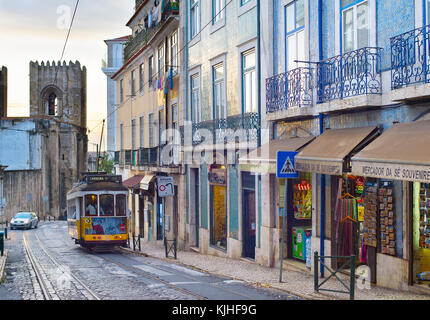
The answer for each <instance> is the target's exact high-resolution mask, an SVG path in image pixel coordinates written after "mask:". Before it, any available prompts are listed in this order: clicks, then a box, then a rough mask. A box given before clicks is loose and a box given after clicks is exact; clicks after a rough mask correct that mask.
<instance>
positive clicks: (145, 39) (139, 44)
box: [124, 0, 179, 62]
mask: <svg viewBox="0 0 430 320" xmlns="http://www.w3.org/2000/svg"><path fill="white" fill-rule="evenodd" d="M178 16H179V1H172V0H169V1H165V4H164V10H163V14H162V17H161V21H159V22H158V24H157V25H155V26H152V27H151V28H148V29H146V30H142V31H141V32H139V33H138V34H137V35H136V36H135V37H134V38H133V39H132V40H130V42H128V43H127V44H126V45H125V47H124V61H125V62H127V61H128V60H130V58H131V57H133V56H134V55H135V54H136V53H137V52H138V51H139V50H140V49H142V48H143V47H144V46H146V45H147V44H148V43H149V42H150V41H151V40H152V38H153V37H154V36H155V35H156V34H157V33H158V32H159V31H160V30H161V29H162V28H163V27H164V26H165V24H166V22H167V21H168V20H169V19H170V18H174V17H178Z"/></svg>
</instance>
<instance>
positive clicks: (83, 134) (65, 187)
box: [30, 61, 88, 217]
mask: <svg viewBox="0 0 430 320" xmlns="http://www.w3.org/2000/svg"><path fill="white" fill-rule="evenodd" d="M86 82H87V71H86V68H85V67H82V68H81V64H80V63H79V62H78V61H76V62H75V63H73V62H69V64H68V65H67V64H66V62H63V64H61V63H60V62H58V63H57V64H55V62H52V63H49V62H47V63H46V64H45V63H44V62H42V63H41V64H39V63H38V62H30V117H31V118H33V119H38V118H39V119H46V120H48V121H49V127H48V128H46V130H47V131H48V132H49V134H47V135H45V136H44V139H45V141H43V142H42V145H43V157H44V159H42V172H43V185H44V187H46V189H47V194H48V198H49V202H50V203H49V211H50V214H51V215H54V216H57V217H61V216H64V214H65V211H66V208H67V200H66V197H67V192H68V191H70V190H71V189H72V186H73V184H74V183H75V182H77V181H78V180H79V177H80V175H81V174H82V173H83V172H86V171H87V168H88V165H87V163H88V159H87V151H88V136H87V129H86V122H87V118H86V114H87V105H86V100H87V97H86V96H87V89H86V85H87V83H86ZM56 195H58V197H57V196H56Z"/></svg>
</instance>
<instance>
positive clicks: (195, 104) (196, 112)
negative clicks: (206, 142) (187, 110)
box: [191, 74, 202, 123]
mask: <svg viewBox="0 0 430 320" xmlns="http://www.w3.org/2000/svg"><path fill="white" fill-rule="evenodd" d="M191 119H192V121H193V123H200V122H201V121H202V119H201V106H200V75H199V74H195V75H193V76H191Z"/></svg>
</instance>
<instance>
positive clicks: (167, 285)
mask: <svg viewBox="0 0 430 320" xmlns="http://www.w3.org/2000/svg"><path fill="white" fill-rule="evenodd" d="M97 257H99V258H101V259H103V260H105V261H108V262H110V263H113V264H115V265H117V266H118V267H120V268H122V269H126V270H129V271H131V272H133V273H136V274H139V275H141V276H144V277H146V278H148V279H151V280H154V281H156V282H161V283H162V284H164V285H165V286H166V287H169V288H171V289H173V290H176V291H179V292H181V293H184V294H187V295H190V296H193V297H195V298H197V299H198V300H208V298H207V297H205V296H202V295H199V294H197V293H194V292H192V291H190V290H187V289H184V288H181V287H179V286H177V285H174V284H171V283H170V282H168V281H166V280H163V279H160V278H158V277H155V276H153V275H151V274H149V273H148V272H145V271H142V270H139V269H137V268H134V267H130V266H127V265H125V264H123V263H121V262H119V261H116V260H113V259H109V258H107V257H105V256H103V255H97ZM144 264H145V263H144ZM145 265H147V264H145Z"/></svg>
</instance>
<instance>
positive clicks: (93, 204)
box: [85, 194, 98, 217]
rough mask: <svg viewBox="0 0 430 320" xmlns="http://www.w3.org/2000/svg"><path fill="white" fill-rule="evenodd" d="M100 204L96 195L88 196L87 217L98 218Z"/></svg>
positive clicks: (86, 198)
mask: <svg viewBox="0 0 430 320" xmlns="http://www.w3.org/2000/svg"><path fill="white" fill-rule="evenodd" d="M97 210H98V204H97V195H96V194H87V195H86V196H85V215H86V216H87V217H95V216H97Z"/></svg>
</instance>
